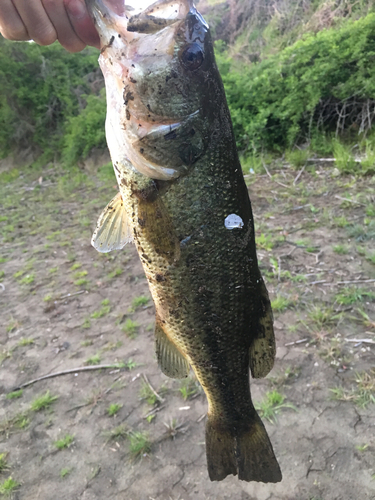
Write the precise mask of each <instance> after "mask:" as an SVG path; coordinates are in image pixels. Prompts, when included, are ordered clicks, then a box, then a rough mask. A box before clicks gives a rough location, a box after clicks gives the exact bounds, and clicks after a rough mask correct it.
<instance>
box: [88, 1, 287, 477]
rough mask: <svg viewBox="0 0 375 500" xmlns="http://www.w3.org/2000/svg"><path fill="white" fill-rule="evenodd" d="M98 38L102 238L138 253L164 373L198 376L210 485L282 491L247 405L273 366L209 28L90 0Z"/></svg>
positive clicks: (164, 10)
mask: <svg viewBox="0 0 375 500" xmlns="http://www.w3.org/2000/svg"><path fill="white" fill-rule="evenodd" d="M86 5H87V8H88V10H89V12H90V14H91V16H92V18H93V20H94V23H95V25H96V28H97V31H98V33H99V36H100V39H101V54H100V57H99V63H100V66H101V69H102V72H103V75H104V79H105V86H106V96H107V117H106V137H107V143H108V147H109V151H110V154H111V159H112V163H113V167H114V171H115V174H116V177H117V181H118V186H119V193H118V194H117V195H116V196H115V197H114V199H113V200H111V201H110V203H109V204H108V205H107V207H106V208H105V209H104V211H103V213H102V215H101V216H100V218H99V221H98V225H97V228H96V230H95V232H94V235H93V238H92V244H93V246H94V247H95V248H96V249H97V250H98V251H99V252H109V251H112V250H116V249H121V248H123V247H124V245H126V244H127V243H129V242H130V241H132V240H133V241H134V243H135V245H136V248H137V250H138V254H139V257H140V259H141V261H142V264H143V268H144V271H145V274H146V277H147V280H148V284H149V288H150V291H151V295H152V297H153V301H154V303H155V310H156V318H155V348H156V357H157V361H158V364H159V366H160V368H161V371H162V372H163V373H164V374H165V375H167V376H168V377H171V378H184V377H187V376H188V375H189V371H190V368H192V370H193V372H194V373H195V375H196V377H197V379H198V381H199V382H200V384H201V386H202V388H203V390H204V392H205V394H206V397H207V401H208V413H207V419H206V430H205V441H206V456H207V468H208V475H209V478H210V479H211V481H221V480H223V479H224V478H225V477H227V476H228V475H234V476H236V475H237V476H238V478H239V479H240V480H244V481H260V482H264V483H276V482H278V481H281V477H282V476H281V471H280V467H279V464H278V462H277V459H276V457H275V454H274V451H273V448H272V444H271V442H270V439H269V437H268V435H267V432H266V429H265V427H264V425H263V423H262V421H261V419H260V417H259V415H258V414H257V412H256V410H255V408H254V405H253V402H252V399H251V393H250V376H249V374H250V372H251V375H252V377H253V378H260V377H265V376H266V375H267V374H268V373H269V371H270V370H271V369H272V367H273V364H274V358H275V351H276V347H275V336H274V330H273V318H272V309H271V304H270V300H269V296H268V293H267V289H266V286H265V283H264V281H263V278H262V276H261V273H260V270H259V267H258V261H257V254H256V247H255V234H254V218H253V214H252V208H251V202H250V198H249V194H248V190H247V187H246V184H245V181H244V177H243V173H242V170H241V165H240V161H239V157H238V152H237V149H236V142H235V137H234V133H233V127H232V123H231V118H230V113H229V109H228V105H227V102H226V97H225V92H224V87H223V84H222V80H221V77H220V75H219V71H218V68H217V65H216V62H215V56H214V50H213V43H212V39H211V35H210V30H209V27H208V25H207V23H206V21H205V20H204V19H203V17H202V16H201V15H200V13H199V12H198V11H197V9H196V7H195V6H194V4H193V2H192V0H158V1H156V2H154V3H153V4H151V5H149V6H148V7H147V8H145V9H143V10H141V11H140V9H135V10H134V9H133V10H131V9H127V6H126V2H124V0H122V1H118V2H115V1H114V0H86Z"/></svg>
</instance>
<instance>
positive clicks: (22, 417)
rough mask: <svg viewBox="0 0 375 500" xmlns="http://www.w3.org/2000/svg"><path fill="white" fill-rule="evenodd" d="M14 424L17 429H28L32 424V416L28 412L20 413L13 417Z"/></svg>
mask: <svg viewBox="0 0 375 500" xmlns="http://www.w3.org/2000/svg"><path fill="white" fill-rule="evenodd" d="M12 424H13V425H14V427H16V428H17V429H21V430H23V429H26V428H27V427H28V426H29V424H30V417H29V416H28V414H27V413H26V412H23V413H19V414H18V415H16V416H15V417H14V418H13V421H12Z"/></svg>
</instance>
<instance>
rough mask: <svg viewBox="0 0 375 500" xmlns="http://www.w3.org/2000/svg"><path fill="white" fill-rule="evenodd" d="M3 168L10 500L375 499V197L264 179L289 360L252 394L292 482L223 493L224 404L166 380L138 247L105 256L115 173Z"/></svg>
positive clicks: (273, 283)
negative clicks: (210, 460) (208, 443)
mask: <svg viewBox="0 0 375 500" xmlns="http://www.w3.org/2000/svg"><path fill="white" fill-rule="evenodd" d="M0 168H1V170H0V207H1V208H0V210H1V211H0V238H1V240H0V241H1V247H0V262H1V263H0V282H1V285H0V317H1V322H0V323H1V326H0V364H1V366H0V394H1V395H0V497H1V496H2V494H3V495H4V496H6V495H7V494H8V495H9V496H10V497H12V498H15V499H18V500H34V499H35V500H36V499H38V500H52V499H53V500H56V499H58V500H65V499H66V500H73V499H82V500H104V499H105V500H112V499H113V500H115V499H116V500H120V499H121V500H122V499H126V500H156V499H158V500H193V499H194V500H201V499H202V500H204V499H215V500H224V499H236V500H237V499H238V500H245V499H246V500H255V499H257V500H358V499H361V500H365V499H375V417H374V409H375V404H374V403H375V369H374V365H375V279H374V278H375V180H374V179H372V178H371V177H367V178H357V179H356V178H354V177H349V176H340V175H337V174H338V172H337V171H336V170H335V169H334V167H333V166H332V164H324V163H317V164H316V165H310V166H306V168H305V169H304V171H303V172H302V173H301V175H300V176H299V177H298V175H299V168H293V167H291V166H289V165H286V164H282V163H281V162H280V163H278V164H277V165H274V166H269V175H266V174H265V173H263V174H248V175H247V176H246V180H247V182H248V184H249V192H250V196H251V199H252V204H253V210H254V215H255V222H256V229H257V231H256V234H257V245H258V254H259V260H260V264H261V269H262V272H263V274H264V276H265V280H266V282H267V286H268V289H269V291H270V295H271V298H272V300H273V306H274V316H275V327H276V336H277V346H278V348H277V359H276V363H275V367H274V369H273V371H272V372H271V374H270V375H269V376H268V377H267V378H266V379H264V380H257V381H252V395H253V399H254V401H255V402H256V405H257V407H258V408H259V413H260V415H261V416H262V418H263V421H264V422H265V425H266V427H267V430H268V432H269V435H270V438H271V441H272V443H273V446H274V449H275V453H276V456H277V457H278V460H279V462H280V466H281V469H282V472H283V481H282V482H281V483H279V484H276V485H275V484H272V485H265V484H258V483H245V482H242V481H238V479H237V478H235V477H232V476H231V477H229V478H227V479H226V480H224V481H223V482H220V483H211V482H210V480H209V479H208V475H207V469H206V459H205V447H204V426H205V413H206V399H205V396H204V394H203V393H202V392H201V391H199V389H198V387H197V385H196V383H195V381H194V379H193V378H191V379H190V380H189V381H188V383H186V382H179V381H174V380H170V379H168V378H167V377H165V376H164V375H162V374H161V372H160V370H159V368H158V366H157V363H156V360H155V355H154V348H153V325H154V309H153V305H152V302H151V300H150V294H149V291H148V286H147V283H146V280H145V278H144V275H143V271H142V267H141V264H140V261H139V259H138V256H137V254H136V251H135V248H134V246H128V247H127V248H125V249H124V250H123V251H118V252H114V253H111V254H107V255H100V254H98V253H97V252H96V251H95V250H94V249H93V248H92V247H91V245H90V238H91V234H92V231H93V229H94V227H95V223H96V220H97V217H98V216H99V214H100V212H101V210H102V208H103V207H104V206H105V205H106V204H107V202H108V201H109V200H110V199H111V198H112V197H113V196H114V194H115V192H116V186H115V181H114V177H113V175H112V173H111V170H110V167H108V165H107V166H104V167H102V168H100V169H99V171H98V172H96V170H95V169H94V168H92V166H91V167H90V166H89V165H86V169H85V170H77V171H74V172H72V173H71V174H69V173H67V172H66V171H64V170H62V169H60V168H58V167H55V166H53V165H50V166H48V167H46V168H44V169H43V170H37V169H35V168H30V167H24V168H22V169H21V168H20V169H19V171H17V170H15V169H11V170H10V169H9V168H6V165H5V164H4V165H3V166H2V167H0ZM98 365H110V366H111V367H110V368H103V369H97V370H96V369H95V370H92V371H78V370H76V369H77V368H78V367H85V368H88V367H93V368H97V367H98ZM68 369H70V370H72V373H70V374H66V375H62V376H58V377H55V378H48V379H46V380H42V381H38V382H36V383H34V384H32V385H30V386H28V387H26V388H24V389H23V391H15V388H16V387H18V386H19V385H20V384H23V383H25V382H27V381H30V380H32V379H35V378H38V377H41V376H43V375H46V374H51V373H54V372H59V371H63V370H68ZM150 387H152V389H153V390H154V391H155V392H156V393H157V396H155V394H154V393H153V391H152V389H151V388H150ZM41 396H44V399H43V398H41ZM137 455H138V457H137ZM10 477H11V478H12V481H13V482H12V481H9V478H10Z"/></svg>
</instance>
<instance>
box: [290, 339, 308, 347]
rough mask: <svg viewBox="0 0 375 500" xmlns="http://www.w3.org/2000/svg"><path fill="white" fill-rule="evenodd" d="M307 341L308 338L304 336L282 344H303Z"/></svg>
mask: <svg viewBox="0 0 375 500" xmlns="http://www.w3.org/2000/svg"><path fill="white" fill-rule="evenodd" d="M308 341H309V339H308V338H305V339H300V340H295V341H294V342H288V343H287V344H284V345H285V347H288V346H290V345H296V344H303V343H304V342H308Z"/></svg>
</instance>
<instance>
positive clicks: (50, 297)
mask: <svg viewBox="0 0 375 500" xmlns="http://www.w3.org/2000/svg"><path fill="white" fill-rule="evenodd" d="M51 300H52V295H50V294H47V295H45V296H44V297H43V301H44V302H50V301H51Z"/></svg>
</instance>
